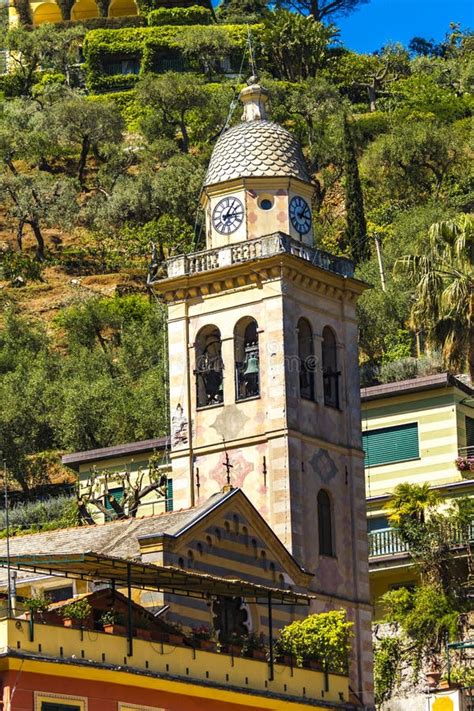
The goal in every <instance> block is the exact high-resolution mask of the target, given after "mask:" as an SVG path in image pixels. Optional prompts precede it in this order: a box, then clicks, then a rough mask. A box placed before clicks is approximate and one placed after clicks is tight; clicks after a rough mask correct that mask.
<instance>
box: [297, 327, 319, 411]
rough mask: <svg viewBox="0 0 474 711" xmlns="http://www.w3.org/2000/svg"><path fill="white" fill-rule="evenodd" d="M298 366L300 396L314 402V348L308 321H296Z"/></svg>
mask: <svg viewBox="0 0 474 711" xmlns="http://www.w3.org/2000/svg"><path fill="white" fill-rule="evenodd" d="M298 364H299V374H300V396H301V397H302V398H304V399H305V400H314V370H315V359H314V348H313V332H312V330H311V326H310V324H309V321H307V320H306V319H305V318H300V320H299V321H298Z"/></svg>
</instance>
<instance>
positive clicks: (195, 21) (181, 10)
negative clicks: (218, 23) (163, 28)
mask: <svg viewBox="0 0 474 711" xmlns="http://www.w3.org/2000/svg"><path fill="white" fill-rule="evenodd" d="M147 19H148V24H149V25H150V27H156V26H159V25H210V24H211V22H212V13H211V11H210V10H208V9H207V8H206V7H199V5H193V6H192V7H160V8H158V10H151V12H149V13H148V17H147Z"/></svg>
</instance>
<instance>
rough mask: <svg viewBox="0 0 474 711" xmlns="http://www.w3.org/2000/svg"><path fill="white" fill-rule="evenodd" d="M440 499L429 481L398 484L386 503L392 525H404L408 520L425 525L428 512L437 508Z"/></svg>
mask: <svg viewBox="0 0 474 711" xmlns="http://www.w3.org/2000/svg"><path fill="white" fill-rule="evenodd" d="M440 500H441V499H440V495H439V494H438V492H437V491H433V490H432V489H431V488H430V485H429V483H425V484H410V483H409V482H404V483H403V484H398V485H397V486H396V487H395V489H394V490H393V494H392V496H391V497H390V500H389V501H388V502H387V503H386V504H385V509H386V511H388V514H389V516H388V521H389V523H390V525H392V526H396V527H399V526H402V525H403V524H404V523H405V522H407V521H408V522H410V521H411V522H413V523H417V524H421V525H423V524H424V523H425V514H426V512H427V511H429V510H430V509H434V508H436V506H437V505H438V504H439V502H440Z"/></svg>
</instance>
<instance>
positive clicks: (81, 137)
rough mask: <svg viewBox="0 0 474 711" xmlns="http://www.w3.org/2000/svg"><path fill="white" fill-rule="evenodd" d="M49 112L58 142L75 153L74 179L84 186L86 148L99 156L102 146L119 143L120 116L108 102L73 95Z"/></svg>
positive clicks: (120, 136) (120, 138)
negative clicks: (76, 152) (76, 157)
mask: <svg viewBox="0 0 474 711" xmlns="http://www.w3.org/2000/svg"><path fill="white" fill-rule="evenodd" d="M49 114H50V121H51V128H52V130H53V132H54V133H55V136H56V138H57V141H58V143H59V144H60V145H61V144H62V145H63V146H65V147H66V148H67V149H69V150H70V149H71V148H72V149H73V150H74V149H76V150H77V151H78V152H79V157H78V163H77V179H78V180H79V182H80V184H81V186H84V174H85V169H86V164H87V158H88V156H89V153H90V151H91V150H93V151H94V153H95V155H96V156H100V152H101V149H102V147H103V146H104V145H107V144H108V145H117V144H120V143H121V142H122V131H123V121H122V117H121V115H120V114H119V113H118V111H117V109H116V107H115V106H114V105H113V104H112V103H111V102H110V103H105V102H102V101H101V102H99V101H90V100H88V99H86V98H85V97H82V96H77V95H74V94H71V95H70V96H68V97H66V98H65V99H63V100H62V101H60V102H57V103H56V104H54V106H53V107H52V108H51V110H50V112H49Z"/></svg>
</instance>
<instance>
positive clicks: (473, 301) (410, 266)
mask: <svg viewBox="0 0 474 711" xmlns="http://www.w3.org/2000/svg"><path fill="white" fill-rule="evenodd" d="M395 268H396V269H397V270H399V271H400V272H401V273H404V274H407V275H408V276H410V277H411V278H412V279H413V280H414V281H415V283H416V290H415V301H414V304H413V307H412V310H411V323H412V326H413V327H414V328H416V329H420V330H423V331H424V333H425V335H426V339H427V343H428V346H429V347H431V348H437V347H438V348H442V351H443V357H444V361H445V364H446V367H447V368H449V370H454V371H455V372H463V371H464V369H465V368H466V366H467V367H468V368H469V372H470V374H471V377H474V219H473V217H472V216H471V215H465V214H462V215H459V216H458V217H457V218H456V219H454V220H447V221H445V222H438V223H436V224H434V225H432V226H431V227H430V229H429V232H428V240H427V244H426V245H425V247H424V249H423V253H422V254H420V255H407V256H405V257H402V258H401V259H400V260H398V262H397V263H396V265H395Z"/></svg>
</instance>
